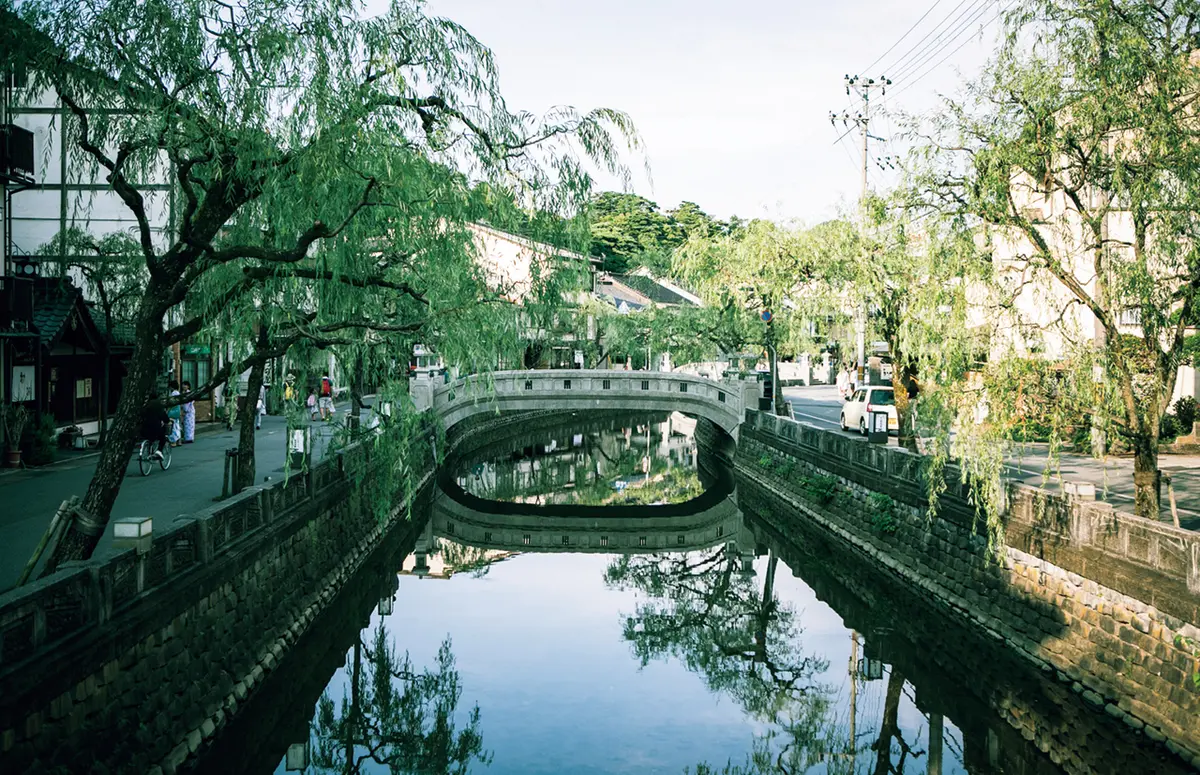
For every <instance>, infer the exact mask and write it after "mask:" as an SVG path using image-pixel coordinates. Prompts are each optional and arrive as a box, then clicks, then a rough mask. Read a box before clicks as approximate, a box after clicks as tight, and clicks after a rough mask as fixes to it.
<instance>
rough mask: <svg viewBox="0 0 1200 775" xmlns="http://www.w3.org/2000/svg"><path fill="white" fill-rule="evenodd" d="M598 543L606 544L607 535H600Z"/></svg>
mask: <svg viewBox="0 0 1200 775" xmlns="http://www.w3.org/2000/svg"><path fill="white" fill-rule="evenodd" d="M600 545H601V546H608V536H600Z"/></svg>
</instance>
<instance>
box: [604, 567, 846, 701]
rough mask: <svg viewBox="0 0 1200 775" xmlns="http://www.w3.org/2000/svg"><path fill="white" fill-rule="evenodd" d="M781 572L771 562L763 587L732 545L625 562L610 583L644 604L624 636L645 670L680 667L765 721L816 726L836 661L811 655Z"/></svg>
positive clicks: (827, 698) (628, 621)
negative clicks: (779, 580) (826, 678)
mask: <svg viewBox="0 0 1200 775" xmlns="http://www.w3.org/2000/svg"><path fill="white" fill-rule="evenodd" d="M777 564H778V559H777V558H776V557H775V556H774V555H772V556H771V559H770V561H769V563H768V566H767V571H766V573H765V574H764V577H763V581H762V586H761V589H760V588H759V587H758V585H757V584H756V583H755V580H754V577H753V575H752V574H745V573H742V572H741V571H740V570H739V568H738V559H737V557H736V556H734V555H733V554H731V553H730V552H729V551H728V550H727V549H726V547H725V546H719V547H715V548H712V549H706V550H704V551H701V552H692V553H688V554H645V555H626V556H623V557H620V558H618V559H616V560H614V561H613V563H612V564H611V565H610V566H609V568H608V570H607V571H606V573H605V583H606V584H608V585H610V586H612V587H614V588H616V589H631V590H636V591H638V592H640V593H642V594H643V595H644V596H645V599H644V601H643V602H639V603H638V606H637V610H636V611H635V612H634V613H633V614H632V615H630V616H628V617H626V619H625V622H624V628H623V630H624V637H625V639H626V640H627V641H629V643H630V645H631V647H632V648H633V653H634V655H635V656H636V657H637V658H638V659H639V660H640V661H641V663H642V664H643V665H647V664H649V663H650V661H651V660H654V659H666V658H675V659H678V660H679V661H680V662H682V663H683V664H684V665H685V666H686V667H687V668H688V670H691V671H693V672H695V673H697V674H699V675H700V676H701V677H702V678H703V679H704V682H705V685H706V686H707V687H708V688H709V689H710V690H711V691H714V692H722V693H725V694H728V695H729V696H730V697H732V698H733V699H734V700H735V701H736V702H737V703H738V704H739V705H741V706H742V707H743V708H744V709H745V710H746V712H747V713H749V714H750V715H752V716H753V717H755V718H756V719H759V720H761V721H763V722H776V721H779V720H781V719H786V718H805V719H809V720H812V721H815V720H816V719H818V718H820V717H822V716H823V715H824V714H825V713H827V712H828V711H829V708H830V705H829V702H830V694H829V689H828V687H827V686H825V685H824V684H822V683H821V682H820V680H819V679H820V677H821V676H822V675H823V674H824V673H825V671H826V670H828V669H829V662H828V661H827V660H825V659H822V658H820V657H816V656H812V655H810V654H806V653H805V652H804V650H803V646H802V644H801V640H800V634H801V628H800V626H799V622H798V619H797V612H796V611H795V609H794V608H793V607H791V606H790V605H788V604H787V603H784V602H781V601H780V600H778V599H777V598H776V596H775V593H774V583H775V572H776V566H777Z"/></svg>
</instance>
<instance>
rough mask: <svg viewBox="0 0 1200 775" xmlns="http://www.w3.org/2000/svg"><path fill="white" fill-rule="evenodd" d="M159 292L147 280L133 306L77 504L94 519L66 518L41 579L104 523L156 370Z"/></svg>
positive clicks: (89, 548)
mask: <svg viewBox="0 0 1200 775" xmlns="http://www.w3.org/2000/svg"><path fill="white" fill-rule="evenodd" d="M164 295H165V289H162V288H160V286H159V285H158V284H157V283H155V281H154V280H151V281H150V284H149V285H148V286H147V287H146V291H145V293H144V294H143V296H142V301H141V304H140V305H139V307H138V317H137V324H136V329H135V330H136V336H137V338H136V341H135V344H134V347H133V355H132V356H131V357H130V359H129V373H128V374H127V375H126V377H125V385H124V388H123V389H122V391H121V400H120V401H119V402H118V403H117V412H116V416H115V417H114V418H113V424H112V429H111V430H110V432H109V434H108V438H107V442H106V444H105V445H104V447H103V448H102V449H101V450H100V459H99V461H97V463H96V471H95V473H93V474H92V481H91V482H90V483H89V484H88V489H87V493H86V494H85V495H84V497H83V503H82V504H81V505H82V507H83V510H84V511H85V512H87V513H88V514H89V515H90V516H91V518H92V520H94V522H93V523H92V524H86V525H85V524H80V523H79V520H78V519H76V520H73V521H72V522H71V524H70V525H69V526H68V528H67V531H66V533H65V534H64V535H63V537H62V540H61V541H60V542H59V544H58V546H57V547H56V548H55V550H54V554H52V555H51V556H50V557H49V559H47V561H46V567H45V569H44V570H43V572H42V574H41V575H42V576H43V577H44V576H47V575H49V574H51V573H53V572H54V571H55V569H57V568H58V566H59V564H61V563H63V562H67V561H70V560H86V559H87V558H88V557H91V556H92V552H94V551H95V549H96V544H98V543H100V537H101V536H102V535H103V534H104V529H105V528H106V527H108V522H109V519H110V518H111V516H112V509H113V504H114V503H116V500H117V494H118V493H119V492H120V491H121V483H122V482H123V481H124V480H125V471H126V470H127V469H128V468H129V460H130V457H131V456H132V455H133V448H134V444H135V443H136V442H137V441H138V440H139V437H140V435H141V420H142V410H143V408H144V407H145V406H146V401H147V399H148V398H149V397H150V391H151V390H153V388H154V384H155V381H156V380H157V379H158V375H159V370H160V369H161V368H162V351H163V346H162V333H163V330H162V321H163V315H162V313H161V311H160V310H161V307H160V302H159V299H160V297H162V296H164Z"/></svg>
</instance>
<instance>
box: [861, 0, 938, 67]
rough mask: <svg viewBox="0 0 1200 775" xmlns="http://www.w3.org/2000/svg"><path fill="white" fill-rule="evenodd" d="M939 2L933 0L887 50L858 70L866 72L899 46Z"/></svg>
mask: <svg viewBox="0 0 1200 775" xmlns="http://www.w3.org/2000/svg"><path fill="white" fill-rule="evenodd" d="M941 2H942V0H934V3H933V5H931V6H929V10H927V11H925V13H923V14H921V18H920V19H917V20H916V21H915V22H913V24H912V26H911V27H909V28H908V30H907V31H905V33H904V34H903V35H901V36H900V39H899V40H897V41H896V42H895V43H893V44H892V45H891V47H889V48H888V50H887V51H885V52H883V53H882V54H880V55H879V56H877V57H876V58H875V61H874V62H872V63H871V64H869V65H867V66H866V67H864V68H863V69H862V70H861V71H860V72H864V73H865V72H868V71H869V70H870V69H871V68H872V67H874V66H875V65H877V64H879V62H880V60H882V59H883V58H884V57H885V56H887V55H888V54H890V53H892V51H893V50H894V49H895V48H896V46H899V45H900V44H901V43H903V42H904V39H905V38H907V37H908V36H909V35H911V34H912V31H913V30H915V29H916V28H917V27H918V26H919V25H920V24H921V22H923V21H925V17H927V16H929V14H931V13H933V9H934V8H937V7H938V5H940V4H941Z"/></svg>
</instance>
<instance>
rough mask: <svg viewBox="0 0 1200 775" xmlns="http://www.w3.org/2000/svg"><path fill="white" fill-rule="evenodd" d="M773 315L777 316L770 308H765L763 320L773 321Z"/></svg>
mask: <svg viewBox="0 0 1200 775" xmlns="http://www.w3.org/2000/svg"><path fill="white" fill-rule="evenodd" d="M773 317H775V316H774V315H772V314H771V310H769V309H764V310H763V311H762V320H763V322H764V323H770V322H771V318H773Z"/></svg>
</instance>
